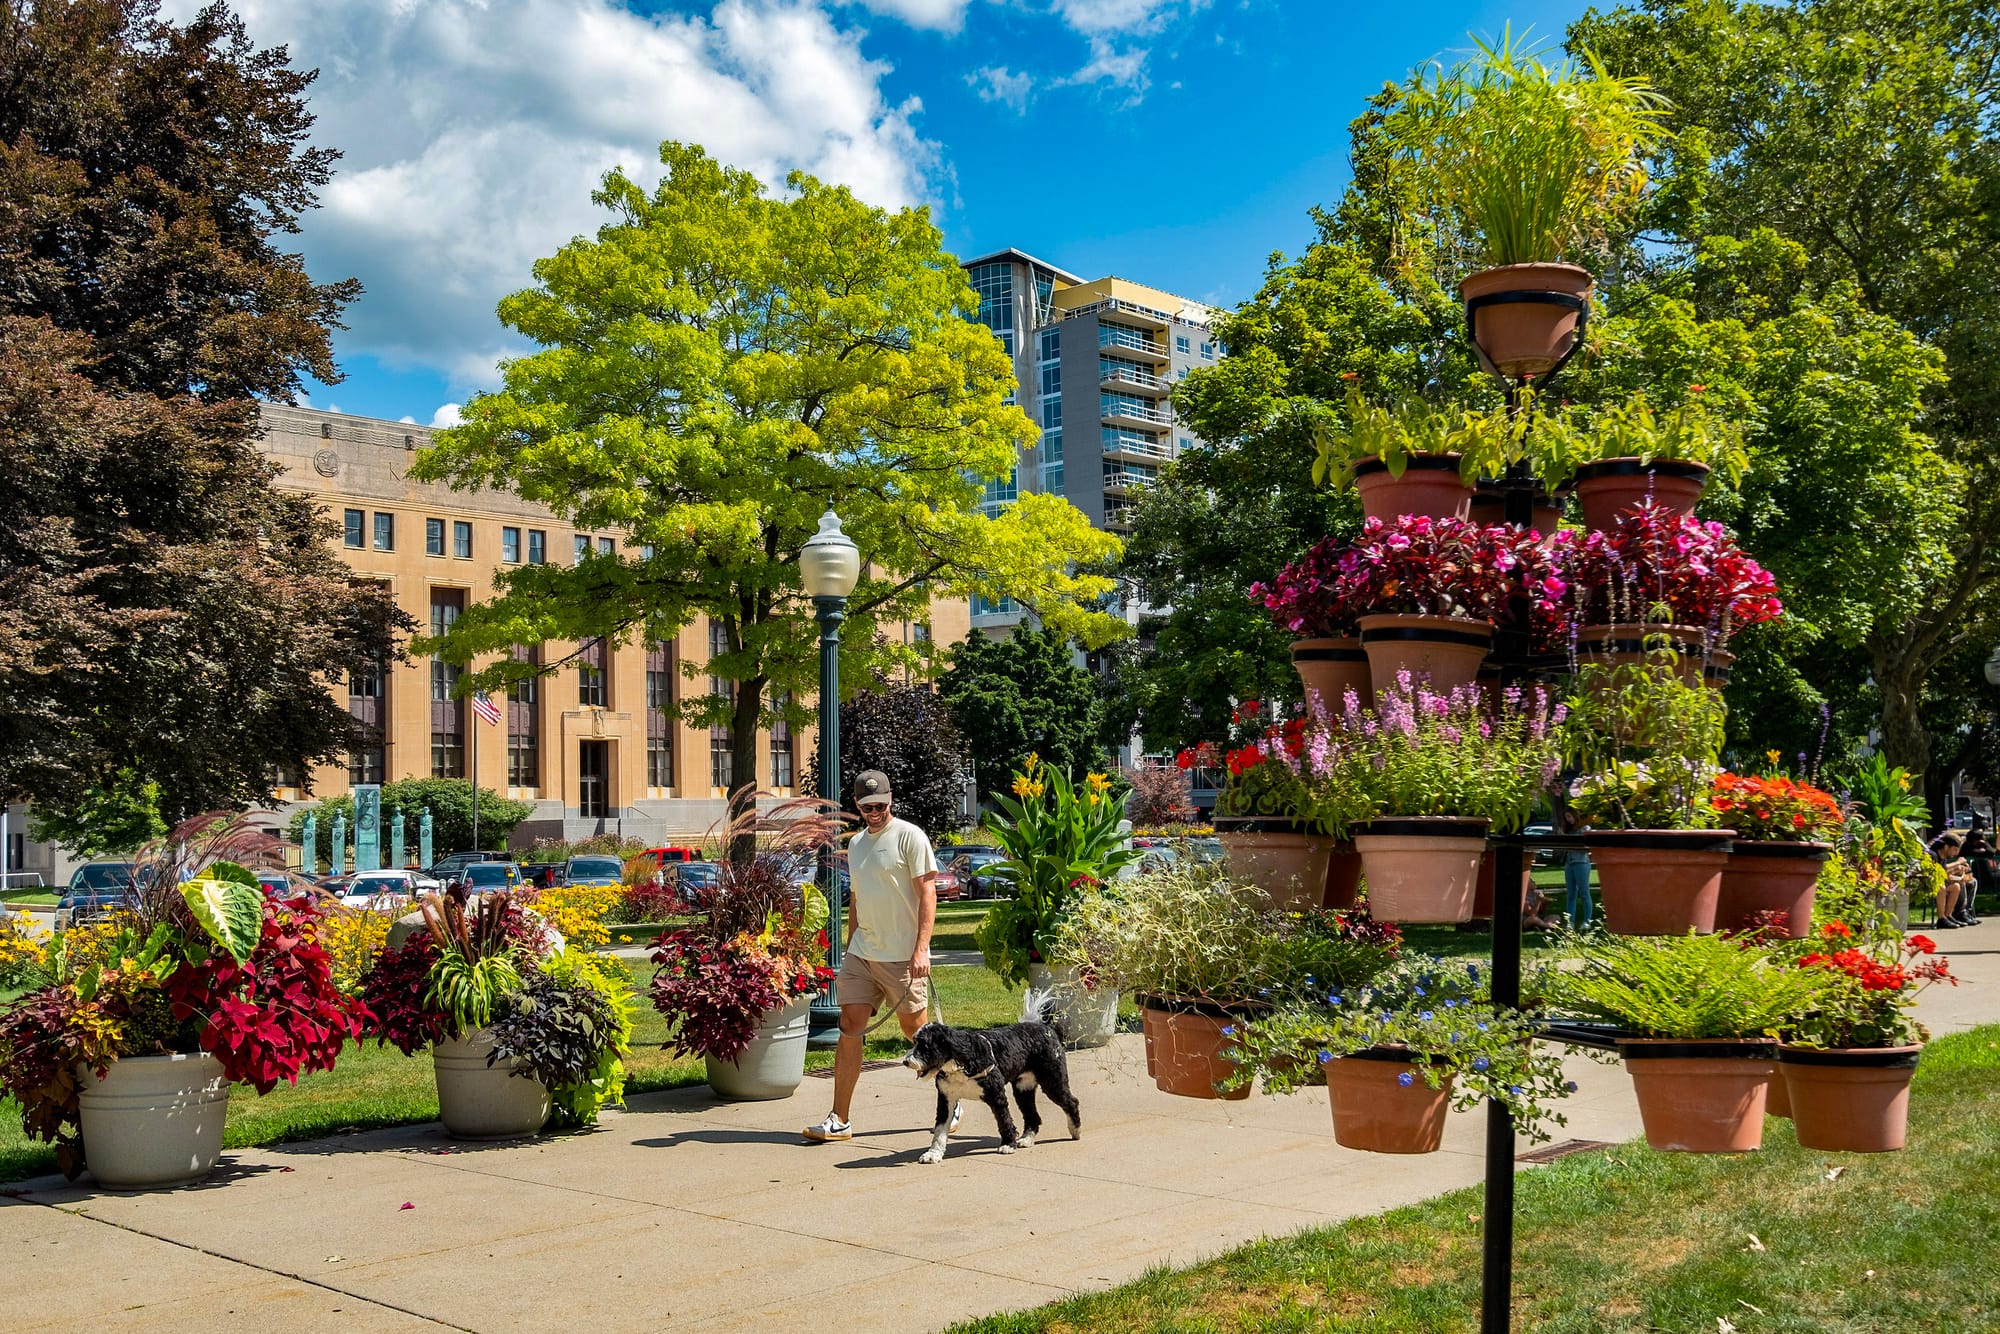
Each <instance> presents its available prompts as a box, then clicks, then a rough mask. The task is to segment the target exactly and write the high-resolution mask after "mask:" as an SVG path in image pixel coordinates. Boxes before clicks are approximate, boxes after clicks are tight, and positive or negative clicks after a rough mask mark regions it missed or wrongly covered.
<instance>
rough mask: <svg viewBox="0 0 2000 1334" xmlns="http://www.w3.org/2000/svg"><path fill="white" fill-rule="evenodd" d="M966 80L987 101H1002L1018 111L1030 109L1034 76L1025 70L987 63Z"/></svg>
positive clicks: (967, 76)
mask: <svg viewBox="0 0 2000 1334" xmlns="http://www.w3.org/2000/svg"><path fill="white" fill-rule="evenodd" d="M965 82H966V83H967V84H968V85H969V86H970V87H971V88H972V90H973V91H974V92H976V93H978V94H979V97H980V100H981V101H985V102H1000V103H1004V104H1005V105H1007V106H1010V107H1012V108H1013V109H1014V110H1015V111H1017V112H1025V111H1026V110H1027V109H1028V97H1029V94H1031V93H1033V92H1034V89H1035V80H1034V76H1033V75H1030V74H1029V73H1027V72H1026V71H1025V70H1020V71H1017V70H1010V69H1008V68H1007V67H1006V66H1005V65H987V66H985V67H984V68H982V69H976V70H974V71H972V73H970V74H968V75H966V76H965Z"/></svg>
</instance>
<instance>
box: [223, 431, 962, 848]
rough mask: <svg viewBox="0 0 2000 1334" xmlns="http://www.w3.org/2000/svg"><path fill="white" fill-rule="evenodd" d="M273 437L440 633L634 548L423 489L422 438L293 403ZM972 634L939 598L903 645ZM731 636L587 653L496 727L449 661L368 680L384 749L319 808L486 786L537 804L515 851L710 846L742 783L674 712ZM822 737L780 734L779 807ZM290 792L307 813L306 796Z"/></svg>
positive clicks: (491, 500)
mask: <svg viewBox="0 0 2000 1334" xmlns="http://www.w3.org/2000/svg"><path fill="white" fill-rule="evenodd" d="M264 424H265V428H266V431H265V435H264V438H263V441H262V444H263V448H264V450H265V452H266V453H267V454H268V455H269V456H270V457H272V458H273V459H275V460H276V461H277V462H279V463H280V464H282V465H283V466H284V469H285V472H284V475H283V477H282V478H281V479H280V481H279V484H280V485H282V486H288V487H296V488H298V489H300V490H303V491H307V492H309V493H311V494H312V495H313V496H315V497H316V498H317V499H318V500H319V501H320V503H321V504H322V505H323V506H324V507H325V508H326V510H327V511H328V512H329V513H330V514H331V515H332V516H333V517H334V518H335V519H338V520H339V521H340V523H341V535H340V537H339V538H338V539H337V540H338V541H339V542H340V543H341V544H342V550H341V553H340V554H341V556H342V557H343V558H344V559H345V560H346V561H347V562H348V564H349V565H351V566H352V567H353V568H354V570H355V572H356V573H357V574H358V575H360V576H361V577H362V578H366V579H375V580H379V581H381V582H383V583H385V584H387V585H388V586H389V589H390V591H391V593H392V594H393V595H394V597H395V599H396V602H397V604H398V605H399V606H401V607H402V609H403V610H404V611H406V612H408V613H409V614H410V615H411V616H413V617H415V618H416V620H417V622H418V624H419V626H421V627H424V628H426V629H428V630H429V632H431V633H441V632H442V631H444V630H445V629H447V628H448V627H449V626H450V625H451V624H452V622H453V621H455V620H456V619H457V618H458V616H459V614H460V613H461V612H462V611H464V609H465V608H466V607H467V606H468V605H470V604H472V603H475V602H478V601H480V600H481V599H483V598H486V597H488V596H490V595H491V593H492V590H493V581H494V577H495V576H496V575H497V574H499V573H501V572H502V571H504V570H508V569H511V568H513V567H515V566H518V565H522V564H539V563H542V562H548V561H572V560H575V559H576V558H577V557H578V556H580V555H581V554H582V553H583V552H584V551H586V550H588V551H591V552H594V553H604V554H614V555H615V554H618V553H620V552H621V551H622V549H623V543H624V537H623V535H622V534H618V533H609V532H594V531H593V532H581V531H578V530H577V529H575V528H573V527H571V526H570V525H569V524H567V523H564V522H562V521H561V520H559V519H556V518H555V517H554V516H552V515H551V514H550V513H549V512H548V511H547V510H545V509H543V508H542V507H540V506H538V505H533V504H530V503H528V502H525V501H523V500H521V499H520V498H519V497H517V496H514V495H511V494H509V493H506V492H498V491H485V490H481V491H475V492H461V491H453V490H451V489H449V488H447V487H445V486H443V485H440V484H437V483H430V482H418V481H413V480H410V479H409V478H408V477H407V476H406V475H405V474H406V473H407V470H408V464H409V461H410V460H411V459H412V458H413V457H414V456H415V455H416V454H417V452H418V451H421V450H423V449H424V448H426V447H427V446H428V445H429V443H430V432H429V431H428V430H426V429H425V428H424V427H421V426H415V425H411V424H409V423H404V422H390V421H378V420H374V419H370V418H363V417H354V416H348V415H345V414H339V413H326V412H318V411H313V410H310V409H303V408H291V407H280V406H272V407H267V408H266V409H265V411H264ZM966 631H967V607H966V604H965V603H963V602H940V603H939V604H937V605H936V606H935V607H934V608H933V609H932V619H931V623H930V625H928V626H926V625H923V624H920V623H905V624H903V625H901V626H900V627H897V631H896V632H897V633H900V634H902V635H903V636H904V637H905V639H906V640H912V641H920V640H922V639H924V638H926V637H928V636H930V635H933V634H935V635H936V636H937V638H938V640H939V641H940V642H941V643H952V642H955V641H957V640H958V639H961V638H963V637H964V636H965V634H966ZM720 634H721V627H720V626H714V627H711V626H709V625H708V624H706V623H705V622H701V621H697V622H696V623H695V624H694V625H692V626H690V627H688V628H687V629H685V630H683V631H682V632H681V634H680V636H679V637H678V638H677V639H676V640H675V642H673V643H671V644H657V645H651V646H648V645H643V644H636V643H634V644H626V645H622V646H613V645H606V644H604V643H601V642H600V643H597V644H594V645H588V646H586V647H585V648H584V651H583V652H582V653H581V654H580V655H579V656H578V657H577V659H576V661H575V663H574V665H571V666H565V667H564V668H562V669H561V670H559V671H557V672H555V673H553V674H551V675H549V676H545V677H542V678H540V679H538V680H536V681H534V682H533V683H531V684H528V685H524V686H520V687H517V688H516V689H515V690H514V691H513V692H512V693H511V695H510V697H509V698H507V699H506V700H505V701H504V703H503V702H502V701H501V700H500V699H498V698H497V697H496V698H495V700H494V702H495V703H496V704H500V705H501V708H502V711H503V713H504V718H503V720H502V722H501V723H500V724H498V725H495V724H489V723H484V722H481V721H480V720H479V719H478V717H477V716H476V715H475V714H474V712H473V710H472V708H471V706H470V704H469V703H468V701H466V700H463V699H453V698H452V687H453V685H454V684H455V683H456V681H457V676H458V672H457V669H456V668H453V667H452V666H450V665H449V664H447V663H444V662H442V661H439V660H436V659H432V658H420V659H412V660H411V661H409V662H404V663H392V664H388V665H387V666H385V667H384V668H383V669H381V670H378V671H375V672H372V673H366V674H363V675H359V676H356V677H355V678H354V679H352V680H351V681H349V682H348V684H347V687H346V690H347V704H348V707H349V709H350V710H351V711H352V712H353V713H354V715H355V717H356V718H357V719H359V720H360V721H361V722H363V723H364V724H366V725H368V726H369V727H370V728H371V729H372V731H373V734H374V737H375V740H374V741H373V743H372V744H370V745H368V746H365V747H363V748H362V749H360V750H358V751H356V752H355V753H354V754H353V755H352V756H351V757H350V759H349V762H348V765H347V766H346V768H345V769H341V768H337V767H336V768H328V769H322V770H320V771H319V772H317V773H315V774H313V775H312V792H313V797H312V799H314V800H316V799H318V798H320V797H324V796H329V795H337V794H339V793H341V792H345V791H347V789H348V787H349V786H350V784H353V783H374V782H389V781H392V780H395V779H399V778H412V777H424V776H439V777H452V778H461V777H468V776H476V777H477V778H478V780H479V782H480V783H481V784H482V785H484V786H486V787H489V788H492V789H494V790H495V791H499V792H504V793H506V794H507V795H508V796H510V797H516V798H519V799H522V800H525V801H532V802H533V803H534V804H535V813H534V815H533V816H531V817H530V818H529V820H528V821H527V822H526V823H524V824H523V825H522V826H521V828H520V830H519V831H517V834H516V842H517V843H524V842H526V841H527V840H529V839H532V838H535V837H538V836H541V837H549V836H558V835H559V836H562V837H566V838H576V837H581V836H585V835H589V834H595V833H606V832H609V833H624V834H629V835H632V836H635V837H639V838H646V839H655V838H659V839H664V838H670V837H681V836H686V835H690V834H698V833H700V832H702V831H703V830H706V829H707V828H709V827H710V826H711V825H712V824H714V823H715V821H716V820H717V819H718V818H719V817H720V816H721V815H722V812H723V808H724V802H725V794H726V793H727V791H728V788H729V785H730V781H731V778H732V776H733V775H732V774H731V772H730V765H731V758H730V752H731V737H730V734H729V731H728V730H727V729H726V728H720V727H716V728H706V727H704V728H695V727H690V726H688V725H686V724H685V723H683V722H681V721H680V720H679V719H678V718H677V717H675V716H674V715H673V713H672V712H671V709H672V706H673V704H674V703H675V701H677V700H679V699H681V698H682V697H683V696H682V692H684V691H686V690H690V689H696V690H699V689H711V690H721V689H724V688H726V686H725V683H723V682H720V681H718V680H716V679H714V678H710V677H706V676H702V675H697V676H695V677H693V678H692V679H690V678H688V677H687V676H685V675H684V674H683V672H682V670H681V668H682V664H683V663H685V662H690V661H692V662H696V663H706V662H707V661H708V659H709V657H710V655H711V654H712V653H715V652H720V651H722V650H721V648H720V647H719V646H718V644H717V642H716V641H717V640H718V639H719V637H720ZM575 648H576V646H575V645H573V644H568V643H548V644H543V645H539V646H536V647H533V648H525V649H521V650H517V651H518V652H519V653H520V655H521V656H522V657H523V658H524V659H527V660H530V661H556V660H559V659H563V658H566V657H567V656H568V655H569V654H570V653H571V652H572V650H574V649H575ZM475 736H476V748H477V755H476V757H475V755H474V749H475ZM813 741H814V736H813V732H812V731H811V730H810V729H800V730H799V731H797V732H793V731H790V730H788V729H786V728H784V727H782V726H780V727H778V728H776V729H774V730H773V731H771V732H770V733H768V734H767V735H765V736H764V737H763V738H762V740H761V742H760V744H759V745H758V747H757V756H758V765H757V774H756V781H757V785H758V786H759V787H761V788H763V789H766V790H768V791H771V792H774V793H777V794H779V795H792V794H794V793H797V792H800V791H802V790H803V789H802V788H801V786H800V784H801V783H802V782H803V781H804V774H805V769H806V764H807V762H808V760H809V759H810V757H811V754H812V745H813ZM279 796H280V797H281V798H283V799H284V800H286V801H287V802H292V801H299V800H304V799H306V796H305V793H303V792H302V791H300V790H297V789H283V790H281V791H280V793H279Z"/></svg>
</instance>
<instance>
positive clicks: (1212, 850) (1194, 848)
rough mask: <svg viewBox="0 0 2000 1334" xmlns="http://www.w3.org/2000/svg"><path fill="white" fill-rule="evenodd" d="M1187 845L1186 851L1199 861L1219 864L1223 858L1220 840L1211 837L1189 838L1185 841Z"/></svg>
mask: <svg viewBox="0 0 2000 1334" xmlns="http://www.w3.org/2000/svg"><path fill="white" fill-rule="evenodd" d="M1187 845H1188V850H1189V851H1190V852H1192V853H1193V854H1194V855H1195V857H1196V858H1197V859H1198V860H1200V861H1204V862H1219V861H1221V860H1222V858H1223V851H1222V840H1221V839H1219V838H1216V837H1214V836H1213V835H1210V836H1208V837H1206V838H1191V839H1189V840H1188V841H1187Z"/></svg>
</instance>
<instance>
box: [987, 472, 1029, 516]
mask: <svg viewBox="0 0 2000 1334" xmlns="http://www.w3.org/2000/svg"><path fill="white" fill-rule="evenodd" d="M1020 474H1021V470H1020V469H1019V468H1009V469H1008V470H1007V475H1006V476H1005V477H1004V478H1000V477H996V478H994V479H992V480H991V481H989V482H987V483H986V490H985V493H984V494H982V495H981V496H980V497H979V508H980V509H981V510H982V511H983V512H984V513H986V514H989V515H991V514H994V513H996V512H997V511H999V510H1000V509H1001V508H1002V507H1003V506H1006V505H1011V504H1013V503H1014V502H1015V501H1016V500H1019V499H1020V498H1021V486H1020Z"/></svg>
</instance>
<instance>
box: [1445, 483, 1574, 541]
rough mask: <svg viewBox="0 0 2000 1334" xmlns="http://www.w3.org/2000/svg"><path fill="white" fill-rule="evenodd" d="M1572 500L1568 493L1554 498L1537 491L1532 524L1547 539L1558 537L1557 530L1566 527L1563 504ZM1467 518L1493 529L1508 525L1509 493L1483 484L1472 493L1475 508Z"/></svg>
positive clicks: (1467, 514) (1468, 512)
mask: <svg viewBox="0 0 2000 1334" xmlns="http://www.w3.org/2000/svg"><path fill="white" fill-rule="evenodd" d="M1568 499H1569V493H1568V492H1567V491H1565V492H1563V493H1561V494H1560V495H1555V496H1551V495H1549V494H1548V493H1546V492H1544V491H1541V490H1537V491H1536V492H1535V499H1534V509H1533V511H1532V513H1533V516H1534V517H1533V518H1532V519H1530V520H1529V522H1530V524H1531V525H1532V526H1533V527H1534V530H1535V531H1536V532H1537V533H1539V534H1541V536H1543V537H1545V538H1547V537H1554V536H1555V534H1556V530H1557V529H1559V528H1561V527H1562V516H1563V502H1564V501H1566V500H1568ZM1466 517H1467V518H1469V519H1471V520H1472V521H1473V522H1474V523H1478V524H1484V525H1486V526H1487V527H1489V528H1492V527H1497V526H1499V525H1501V524H1504V523H1506V522H1507V495H1506V493H1505V492H1504V491H1500V490H1496V489H1492V488H1489V487H1488V486H1487V485H1486V483H1484V482H1481V483H1480V484H1479V487H1478V489H1477V490H1475V491H1474V492H1473V493H1472V507H1471V508H1470V509H1469V510H1468V511H1467V512H1466Z"/></svg>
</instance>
